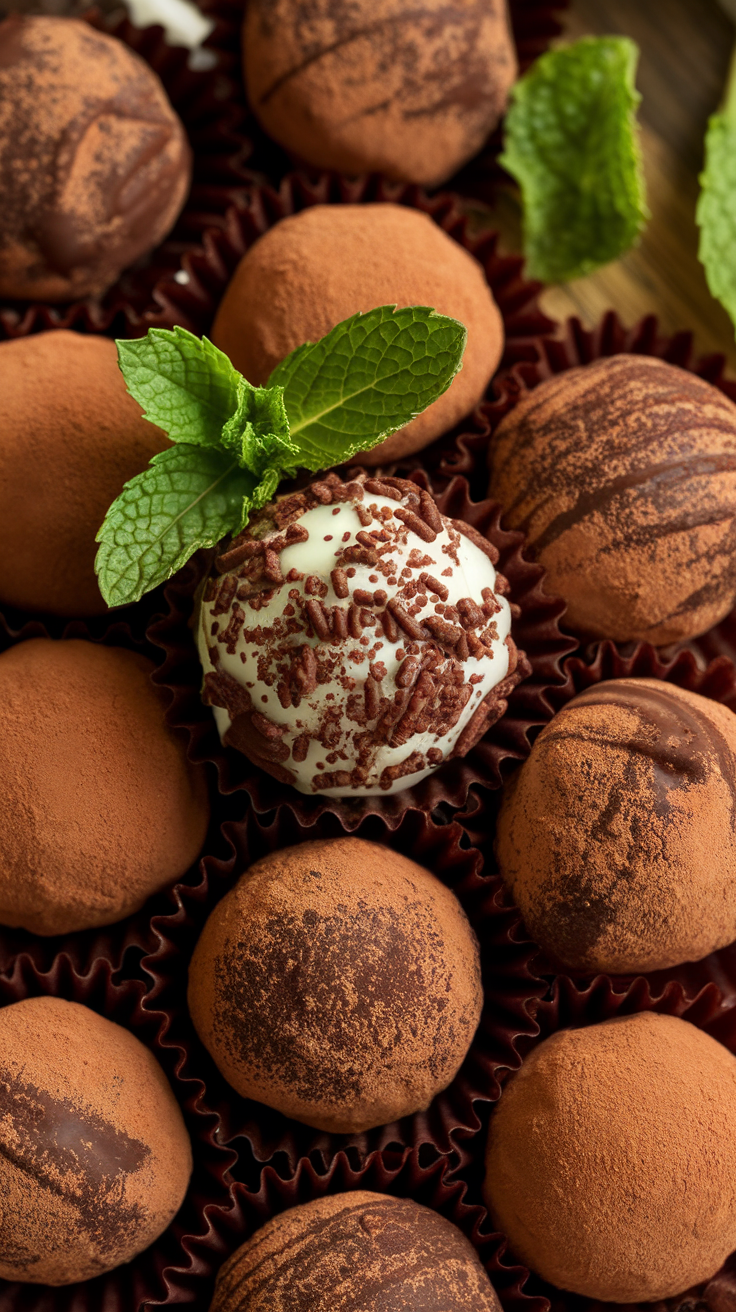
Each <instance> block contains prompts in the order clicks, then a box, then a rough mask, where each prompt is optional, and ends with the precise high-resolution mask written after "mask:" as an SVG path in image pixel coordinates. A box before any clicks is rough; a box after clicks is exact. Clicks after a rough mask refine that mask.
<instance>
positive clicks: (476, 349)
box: [212, 0, 503, 500]
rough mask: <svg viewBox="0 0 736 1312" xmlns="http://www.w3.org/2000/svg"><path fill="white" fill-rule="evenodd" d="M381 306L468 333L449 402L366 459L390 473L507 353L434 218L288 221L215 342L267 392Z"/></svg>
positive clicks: (455, 412)
mask: <svg viewBox="0 0 736 1312" xmlns="http://www.w3.org/2000/svg"><path fill="white" fill-rule="evenodd" d="M484 4H485V0H484ZM375 305H398V306H399V307H400V308H401V307H403V306H408V305H432V306H434V308H435V309H436V310H437V312H438V313H439V314H446V315H449V316H450V317H452V318H455V319H459V320H460V322H461V323H463V324H465V326H466V328H467V330H468V344H467V347H466V350H465V354H464V356H463V367H462V369H461V370H460V372H459V373H458V374H457V376H456V377H455V378H454V379H453V381H452V383H451V385H450V387H449V388H448V390H447V391H446V392H445V393H444V394H443V395H442V396H441V397H439V399H438V400H436V401H434V402H433V404H432V405H430V406H429V407H428V409H426V410H425V411H424V412H423V413H422V414H421V415H419V416H418V418H416V419H413V420H412V422H411V423H410V424H408V425H407V426H406V427H405V428H402V429H400V430H399V432H397V433H394V434H393V435H392V436H391V437H389V438H387V439H386V440H385V441H384V442H381V443H379V445H378V446H376V447H373V449H372V450H371V451H368V452H365V453H364V454H363V455H362V456H361V463H362V464H367V465H374V464H380V463H384V462H386V461H390V460H397V459H400V458H401V457H402V456H404V455H408V454H409V453H411V452H413V451H418V450H419V449H420V448H421V447H424V446H426V445H427V443H428V442H432V441H433V440H434V439H435V438H436V437H439V436H440V434H442V433H445V432H447V430H448V429H449V428H452V427H453V426H454V425H455V424H456V423H458V421H459V420H461V419H462V418H463V416H464V415H466V414H468V413H469V412H470V411H471V410H472V409H473V407H474V406H475V405H477V404H478V402H479V401H480V399H481V397H482V396H483V393H484V391H485V389H486V387H487V385H488V383H489V381H490V379H491V377H492V375H493V373H494V372H495V370H496V367H497V365H498V362H499V360H500V358H501V353H502V351H503V323H502V320H501V316H500V314H499V311H498V307H497V306H496V303H495V301H494V299H493V296H492V295H491V292H490V289H489V287H488V284H487V282H486V280H485V277H484V275H483V270H482V269H481V267H480V265H479V264H478V263H477V261H476V260H475V259H474V258H473V257H472V256H471V255H469V254H468V253H467V251H465V250H463V248H462V247H461V246H459V245H458V244H457V242H455V241H453V240H452V238H451V237H448V235H447V234H446V233H445V232H443V231H442V230H441V228H438V227H437V225H436V224H435V223H433V221H432V220H431V219H430V218H428V217H427V216H426V215H423V214H420V213H418V212H417V211H416V210H411V209H407V208H405V207H403V206H400V205H391V204H387V203H379V204H369V205H315V206H311V207H310V208H309V209H306V210H303V211H302V212H301V213H300V214H298V215H294V216H291V217H289V218H286V219H283V220H282V221H281V222H280V223H278V224H276V225H275V227H273V228H272V229H270V231H269V232H267V233H265V234H264V236H263V237H260V238H259V239H258V241H257V242H256V243H255V244H254V246H253V247H252V248H251V250H249V251H248V253H247V254H246V255H245V256H244V257H243V259H242V260H241V262H240V264H239V265H238V267H237V269H236V270H235V273H234V275H233V277H232V279H231V281H230V284H229V286H228V288H227V291H226V292H225V295H224V297H223V299H222V301H221V303H220V306H219V309H218V312H217V315H216V317H215V322H214V324H213V328H212V340H213V341H214V343H215V345H216V346H219V348H220V349H221V350H222V351H224V352H225V354H226V355H228V356H229V357H230V359H231V360H232V362H233V364H234V365H235V367H236V368H237V369H239V370H240V371H241V373H243V374H245V377H246V378H247V379H248V380H249V381H250V382H251V383H255V384H260V383H265V382H266V380H267V378H268V377H269V375H270V374H271V372H272V371H273V369H274V368H275V367H276V365H277V364H278V363H279V362H280V361H281V360H282V359H283V358H284V357H285V356H286V355H288V354H289V352H290V351H292V350H294V349H295V348H296V347H297V346H300V345H301V343H302V342H315V341H318V340H319V338H320V337H323V336H324V335H325V333H328V332H329V331H330V329H331V328H334V327H335V325H336V324H338V323H340V322H341V321H342V320H343V319H347V318H349V317H350V315H352V314H356V313H357V312H358V311H365V310H368V309H371V308H372V307H373V306H375ZM381 481H383V480H381ZM374 495H375V493H374ZM379 495H388V496H390V495H391V493H380V494H379ZM425 495H426V494H425ZM397 500H400V497H399V498H397Z"/></svg>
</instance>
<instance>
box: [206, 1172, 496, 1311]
mask: <svg viewBox="0 0 736 1312" xmlns="http://www.w3.org/2000/svg"><path fill="white" fill-rule="evenodd" d="M265 1308H272V1309H273V1310H274V1312H276V1309H282V1308H283V1309H286V1308H293V1309H295V1312H296V1309H297V1308H298V1309H299V1312H324V1309H325V1308H329V1309H330V1312H375V1310H376V1309H379V1308H380V1312H408V1309H409V1308H416V1309H420V1308H421V1309H423V1310H424V1312H431V1309H433V1308H436V1309H440V1308H441V1309H442V1312H501V1304H500V1303H499V1301H498V1299H497V1297H496V1295H495V1293H494V1291H493V1286H492V1285H491V1283H490V1281H489V1279H488V1276H487V1275H486V1273H485V1271H484V1270H483V1267H482V1266H481V1263H480V1259H479V1258H478V1256H477V1254H476V1252H475V1250H474V1249H473V1248H472V1247H471V1245H470V1244H469V1243H468V1241H467V1239H466V1238H465V1236H464V1235H463V1234H462V1232H461V1231H460V1230H458V1229H457V1227H456V1226H454V1225H452V1223H451V1222H450V1221H446V1220H445V1218H444V1217H442V1216H440V1215H439V1214H438V1213H437V1212H432V1211H430V1209H429V1208H428V1207H421V1206H420V1205H419V1203H414V1202H412V1201H411V1199H410V1198H390V1197H388V1196H387V1195H385V1194H373V1193H366V1192H364V1191H363V1190H356V1191H355V1192H354V1193H349V1194H336V1195H334V1196H332V1197H329V1198H318V1199H315V1200H314V1201H313V1202H311V1203H302V1204H301V1206H300V1207H292V1208H291V1209H290V1210H289V1211H288V1212H282V1213H281V1215H280V1216H275V1217H274V1218H273V1219H272V1220H271V1221H269V1222H267V1224H266V1225H264V1226H263V1227H262V1229H260V1230H257V1231H256V1233H255V1234H254V1235H253V1236H252V1238H251V1239H249V1240H248V1241H247V1242H246V1243H245V1244H243V1245H242V1247H241V1248H239V1249H237V1251H236V1252H235V1253H233V1255H232V1257H230V1258H229V1259H228V1261H227V1262H226V1263H225V1265H224V1266H223V1267H222V1268H221V1270H220V1273H219V1275H218V1277H217V1285H216V1287H215V1297H214V1299H213V1302H212V1305H211V1307H210V1312H262V1310H263V1309H265Z"/></svg>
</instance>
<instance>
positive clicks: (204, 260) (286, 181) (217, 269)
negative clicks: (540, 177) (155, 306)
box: [142, 173, 554, 425]
mask: <svg viewBox="0 0 736 1312" xmlns="http://www.w3.org/2000/svg"><path fill="white" fill-rule="evenodd" d="M375 201H387V202H390V203H392V204H394V205H406V206H408V207H409V208H410V209H417V210H419V211H420V213H422V214H427V215H429V217H430V218H431V219H433V220H434V222H435V223H436V224H437V225H438V226H439V227H441V228H442V229H443V231H444V232H446V233H448V235H449V236H450V237H452V238H453V239H454V240H455V241H457V242H458V243H459V244H460V245H461V246H463V247H464V249H465V250H467V251H469V252H470V254H471V255H474V256H475V258H476V259H477V260H478V261H479V262H480V264H481V265H482V267H483V271H484V273H485V276H486V279H487V281H488V284H489V286H490V288H491V291H492V292H493V295H494V297H495V299H496V301H497V303H498V307H499V309H500V311H501V314H502V316H503V321H504V330H505V334H506V346H505V351H504V355H503V358H502V361H501V368H502V369H509V368H511V367H513V365H515V364H517V363H519V362H521V361H536V360H537V359H538V358H539V356H538V350H537V345H536V341H537V338H538V337H539V336H540V335H544V334H548V333H549V332H550V331H551V330H552V329H553V328H554V324H553V322H552V320H551V319H549V318H547V316H546V315H544V314H543V313H542V312H541V310H540V309H539V306H538V305H537V296H538V293H539V291H540V288H541V283H530V282H526V281H525V280H524V279H523V278H522V267H523V263H524V262H523V260H522V259H521V258H520V257H519V256H516V255H499V253H498V236H497V234H495V233H491V232H488V231H483V232H481V233H477V232H474V231H473V221H472V219H471V217H470V215H469V211H468V210H467V208H466V207H464V206H463V203H462V201H461V200H460V199H459V198H458V197H456V196H454V195H452V194H451V193H449V192H440V193H438V194H437V195H435V196H431V197H430V196H428V195H427V193H426V192H424V191H422V190H421V189H420V188H419V187H412V186H404V185H403V184H402V183H391V182H387V181H385V180H384V179H381V178H376V177H371V178H357V179H354V180H350V179H347V178H341V177H339V176H337V175H335V174H329V173H323V174H319V175H318V176H317V177H314V178H310V177H308V176H307V175H306V174H304V173H291V174H289V175H288V176H286V177H284V178H283V180H282V182H281V184H280V186H279V188H278V190H274V189H273V188H271V187H269V186H256V185H253V186H251V187H249V188H248V189H247V190H243V191H241V192H239V193H236V194H235V197H234V203H233V204H232V205H231V207H230V208H229V209H228V210H227V213H226V216H225V220H224V222H223V223H221V224H218V225H217V226H215V225H212V226H211V227H210V229H209V230H208V231H207V232H205V234H204V236H203V239H202V245H201V247H200V248H197V249H193V250H190V251H188V252H187V253H185V255H184V256H183V259H182V266H183V269H184V271H185V272H186V274H187V277H188V281H187V282H186V283H182V282H180V281H175V280H174V279H172V278H168V279H167V280H165V281H164V282H163V283H162V284H161V285H160V287H159V289H158V290H159V293H160V294H161V295H162V296H164V297H165V300H166V305H167V307H168V310H169V312H170V314H171V316H172V317H173V320H174V321H175V322H176V323H178V324H181V325H182V326H183V327H185V328H188V329H189V330H190V332H193V333H197V334H198V335H200V336H201V334H202V333H208V332H209V331H210V328H211V326H212V321H213V319H214V317H215V313H216V311H217V307H218V305H219V303H220V301H221V300H222V297H223V295H224V293H225V289H226V288H227V285H228V283H229V281H230V279H231V277H232V275H233V273H234V272H235V268H236V266H237V265H238V264H239V262H240V260H241V259H242V258H243V256H244V255H245V253H246V251H248V250H250V247H251V246H252V245H253V243H254V242H255V241H257V240H258V238H259V237H261V236H263V234H264V233H265V232H268V230H269V229H270V228H272V227H273V226H274V224H276V223H278V222H279V221H280V220H281V219H283V218H287V217H288V216H289V215H292V214H298V213H300V212H301V210H304V209H307V208H308V207H310V206H312V205H361V204H366V203H369V202H375ZM476 226H477V225H476ZM142 331H145V330H142ZM474 418H475V416H474ZM477 421H478V422H480V424H481V425H483V424H484V422H485V421H484V418H483V416H481V415H479V416H478V419H477Z"/></svg>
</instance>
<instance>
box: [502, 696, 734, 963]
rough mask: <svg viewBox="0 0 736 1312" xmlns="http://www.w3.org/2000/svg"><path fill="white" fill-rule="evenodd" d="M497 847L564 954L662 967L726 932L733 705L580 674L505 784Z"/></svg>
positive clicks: (547, 943)
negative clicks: (583, 687) (583, 682)
mask: <svg viewBox="0 0 736 1312" xmlns="http://www.w3.org/2000/svg"><path fill="white" fill-rule="evenodd" d="M496 850H497V855H498V862H499V866H500V869H501V873H502V874H503V876H504V878H505V880H506V881H507V883H508V884H509V886H510V888H511V891H512V893H513V895H514V898H515V899H516V902H517V903H518V906H519V908H520V910H521V913H522V915H523V917H524V920H525V922H526V925H527V928H528V929H529V932H530V933H531V935H532V937H533V938H535V939H536V940H537V941H538V942H539V943H540V944H541V945H542V947H543V948H545V950H546V951H547V952H548V953H549V954H550V955H551V956H552V957H553V958H554V959H555V960H556V961H557V962H558V963H562V964H563V965H564V966H567V967H572V968H573V969H576V970H586V971H599V970H603V971H620V972H630V971H640V970H660V969H664V968H666V967H668V966H676V965H678V964H679V963H680V962H683V961H697V960H699V959H700V958H701V957H705V956H707V955H708V953H709V952H713V951H715V949H716V948H721V947H724V946H725V945H726V944H728V943H732V942H733V941H734V939H736V715H734V713H733V711H730V710H728V709H727V707H725V706H719V705H718V703H717V702H712V701H709V700H708V699H707V698H705V697H700V696H698V694H697V693H693V692H686V691H685V690H684V689H682V688H677V687H675V686H674V685H673V684H669V683H662V682H660V681H659V680H658V679H613V680H611V681H610V682H607V683H601V684H598V685H597V686H595V687H593V688H589V689H588V690H587V692H583V693H581V694H580V695H579V696H577V697H574V698H573V700H572V701H571V702H568V704H567V706H565V707H564V708H563V709H562V710H561V711H560V712H559V713H558V714H557V715H556V716H555V717H554V719H553V720H552V721H551V723H550V724H548V725H547V726H546V728H544V729H543V730H542V732H541V734H540V735H539V737H538V738H537V740H536V742H535V743H534V746H533V747H532V750H531V755H530V756H529V757H528V759H527V760H526V761H525V762H524V764H523V766H522V767H521V769H520V770H519V771H518V773H517V774H516V776H515V777H514V779H513V780H512V781H511V783H510V784H509V785H508V786H507V787H506V789H505V791H504V797H503V803H502V806H501V811H500V815H499V819H498V829H497V840H496ZM706 854H707V855H706Z"/></svg>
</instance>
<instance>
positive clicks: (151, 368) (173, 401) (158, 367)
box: [116, 328, 255, 446]
mask: <svg viewBox="0 0 736 1312" xmlns="http://www.w3.org/2000/svg"><path fill="white" fill-rule="evenodd" d="M116 346H117V348H118V360H119V363H120V368H121V370H122V373H123V377H124V378H125V382H126V384H127V387H128V391H129V392H130V394H131V396H133V397H135V400H136V401H137V402H138V404H139V405H140V406H141V407H142V409H143V412H144V414H145V417H146V419H148V420H150V422H151V423H152V424H157V425H158V427H159V428H163V430H164V432H165V433H167V434H168V436H169V437H170V439H171V441H172V442H191V443H193V444H194V445H196V446H219V445H220V444H221V443H220V439H221V434H222V430H223V426H224V424H226V423H227V421H228V419H229V418H230V416H231V415H232V414H233V413H234V411H235V410H236V408H237V406H238V399H239V395H238V381H239V379H240V377H241V375H240V374H239V373H238V371H237V369H235V368H234V366H233V365H232V364H231V363H230V360H229V359H228V357H227V356H226V355H224V354H223V352H222V351H218V349H217V347H216V346H213V345H212V342H209V341H208V340H207V338H206V337H202V338H201V339H200V338H199V337H194V336H193V334H192V333H190V332H187V330H186V328H174V329H168V328H149V330H148V333H147V335H146V336H145V337H138V338H135V339H133V340H132V341H119V342H116ZM253 390H255V389H253Z"/></svg>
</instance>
